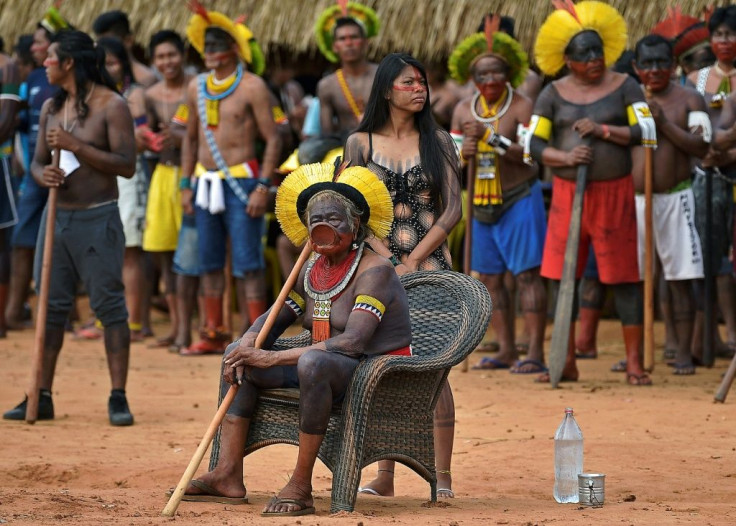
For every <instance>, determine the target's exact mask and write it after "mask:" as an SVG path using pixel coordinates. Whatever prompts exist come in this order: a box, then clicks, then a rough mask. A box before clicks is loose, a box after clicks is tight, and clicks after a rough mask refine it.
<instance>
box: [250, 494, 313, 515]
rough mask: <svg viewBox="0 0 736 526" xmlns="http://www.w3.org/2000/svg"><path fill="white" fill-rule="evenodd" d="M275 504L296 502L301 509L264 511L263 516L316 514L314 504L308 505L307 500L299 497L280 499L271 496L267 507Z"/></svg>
mask: <svg viewBox="0 0 736 526" xmlns="http://www.w3.org/2000/svg"><path fill="white" fill-rule="evenodd" d="M274 504H295V505H297V506H299V508H300V509H298V510H294V511H262V512H261V517H296V516H298V515H314V512H315V510H314V506H307V504H306V502H304V501H303V500H299V499H280V498H278V497H271V500H269V501H268V504H267V507H271V506H273V505H274Z"/></svg>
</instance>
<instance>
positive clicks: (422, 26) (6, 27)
mask: <svg viewBox="0 0 736 526" xmlns="http://www.w3.org/2000/svg"><path fill="white" fill-rule="evenodd" d="M51 1H52V0H0V35H2V36H3V38H4V39H5V42H6V49H8V48H10V47H11V46H12V43H14V42H15V41H16V39H17V38H18V36H19V35H20V34H23V33H30V32H32V31H33V30H34V28H35V26H36V23H37V22H38V21H39V20H40V19H41V17H42V16H43V14H44V12H45V11H46V9H47V7H48V6H49V5H50V4H51ZM201 1H202V3H203V4H204V5H205V6H206V7H207V8H209V9H215V10H218V11H222V12H224V13H226V14H228V15H231V16H233V17H235V16H237V15H240V14H246V15H247V16H248V22H247V24H248V25H249V26H250V27H251V29H252V30H253V32H254V33H255V35H256V37H257V38H258V40H259V41H260V42H261V45H262V46H263V47H264V50H265V51H267V52H269V51H274V50H275V49H277V48H281V49H286V50H289V51H294V52H298V53H307V54H310V55H311V54H314V53H316V46H315V41H314V37H313V32H312V31H313V25H314V21H315V20H316V18H317V16H318V14H319V12H320V11H321V10H322V9H324V8H325V7H326V6H328V5H331V4H333V3H334V1H335V0H231V1H225V0H201ZM362 3H364V4H366V5H370V6H372V7H373V8H374V9H375V10H376V11H377V12H378V14H379V16H380V18H381V22H382V27H381V31H380V34H379V36H378V37H376V38H375V39H374V41H373V42H372V44H371V55H372V56H373V58H380V57H382V56H383V55H385V54H386V53H388V52H391V51H408V52H410V53H412V54H414V55H415V56H417V57H419V58H421V59H423V60H428V59H441V58H446V57H447V56H448V55H449V53H450V51H451V50H452V49H453V47H454V46H455V45H456V44H457V43H458V42H459V41H460V40H461V39H462V38H464V37H466V36H467V35H469V34H470V33H472V32H474V31H476V29H477V27H478V24H479V23H480V20H481V19H482V17H483V15H484V14H485V13H486V12H488V11H495V12H498V13H501V14H505V15H509V16H513V17H514V18H516V31H517V38H518V39H519V40H520V41H521V42H522V44H523V45H524V47H525V48H526V49H527V50H531V48H532V47H533V42H534V35H535V32H536V30H537V28H538V27H539V26H540V25H541V24H542V22H543V21H544V19H545V17H546V16H547V14H548V13H549V12H550V11H551V9H552V7H551V3H550V2H549V0H363V2H362ZM610 3H611V4H612V5H614V6H615V7H616V8H618V9H619V10H620V11H621V12H622V13H623V15H624V18H626V21H627V23H628V24H629V44H630V45H632V44H633V43H634V42H636V40H638V39H639V38H640V37H642V36H644V35H645V34H646V33H647V32H648V31H649V29H650V28H651V27H652V26H653V25H654V24H655V23H656V22H658V21H659V20H660V18H662V17H663V16H664V14H665V11H666V7H667V6H669V5H672V4H675V3H677V4H679V5H680V6H681V8H682V10H683V12H684V13H687V14H693V15H695V16H700V15H701V13H702V11H703V8H704V7H705V6H706V5H707V4H715V5H717V6H718V5H726V4H728V3H730V2H728V0H716V1H710V0H678V1H677V2H672V1H666V0H665V1H663V0H650V1H646V0H612V1H610ZM186 4H187V2H186V0H65V1H64V2H63V3H62V6H61V9H60V10H61V12H62V14H63V15H64V16H65V17H66V18H67V19H68V20H69V21H70V22H71V23H72V24H74V25H75V26H76V27H77V28H78V29H81V30H84V31H90V30H91V26H92V21H93V20H94V19H95V17H96V16H97V15H98V14H100V13H102V12H103V11H106V10H110V9H122V10H124V11H126V12H127V13H128V14H129V16H130V19H131V23H132V26H133V28H134V31H135V34H136V39H137V40H138V42H140V43H142V44H143V45H144V47H145V44H146V43H147V42H148V39H149V38H150V36H151V35H152V34H153V33H155V32H156V31H158V30H159V29H165V28H172V29H175V30H177V31H179V32H183V31H184V28H185V27H186V23H187V20H188V18H189V16H190V12H189V11H188V10H187V8H186Z"/></svg>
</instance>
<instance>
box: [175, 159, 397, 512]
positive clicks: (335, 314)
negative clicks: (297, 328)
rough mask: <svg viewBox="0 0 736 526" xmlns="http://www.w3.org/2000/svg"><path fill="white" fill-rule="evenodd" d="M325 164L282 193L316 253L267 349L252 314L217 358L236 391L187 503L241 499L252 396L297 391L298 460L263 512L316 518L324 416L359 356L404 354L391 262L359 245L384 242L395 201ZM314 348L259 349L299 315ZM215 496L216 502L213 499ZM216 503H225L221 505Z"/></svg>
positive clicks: (290, 228)
mask: <svg viewBox="0 0 736 526" xmlns="http://www.w3.org/2000/svg"><path fill="white" fill-rule="evenodd" d="M333 172H334V169H333V167H332V166H331V165H329V164H311V165H305V166H302V167H301V168H299V169H298V170H296V171H295V172H293V173H292V174H291V175H289V176H288V177H287V178H286V179H285V180H284V182H283V183H282V184H281V186H280V188H279V193H278V196H277V200H276V215H277V217H278V219H279V222H280V223H281V226H282V228H283V231H284V233H285V234H286V235H287V236H288V237H289V239H290V240H291V241H292V242H293V243H294V244H295V245H297V246H299V245H301V244H302V243H303V242H304V241H305V240H306V239H307V237H308V238H309V239H310V240H311V243H312V247H313V250H314V252H316V257H313V258H311V259H310V261H309V262H308V263H306V264H305V265H304V266H303V267H302V269H301V271H300V273H299V279H298V280H297V282H296V286H295V288H294V290H293V291H292V292H291V293H290V294H289V298H288V300H287V302H286V304H285V305H284V306H283V307H282V308H281V311H280V312H279V314H278V317H277V320H276V323H275V324H274V328H273V329H272V330H271V332H270V334H269V335H268V337H267V338H266V340H265V344H264V346H263V347H264V349H257V348H255V347H254V346H255V340H256V336H257V335H258V332H259V330H260V328H261V327H262V326H263V324H264V322H265V320H266V317H267V313H266V314H264V315H262V316H261V317H259V318H258V319H257V320H256V322H255V323H254V324H253V325H252V326H251V327H250V329H248V331H247V332H246V333H245V334H244V335H243V337H242V338H241V340H240V341H239V342H236V343H233V344H231V345H230V346H229V347H228V349H227V351H226V352H227V354H226V356H225V358H224V361H225V366H224V368H223V378H222V382H221V388H222V389H228V388H229V385H228V384H235V383H237V384H238V385H239V386H240V388H239V390H238V392H237V396H236V397H235V400H234V402H233V404H232V406H231V407H230V409H229V410H228V413H227V415H226V417H225V420H224V421H223V424H222V434H221V452H220V459H219V463H218V465H217V467H216V468H215V469H214V470H213V471H211V472H209V473H207V474H205V475H203V476H202V477H200V478H199V479H198V480H194V481H192V484H191V485H190V486H189V487H188V488H187V491H186V494H185V496H184V500H188V501H202V500H218V501H220V502H225V501H229V502H233V503H234V502H241V503H242V502H246V501H247V500H246V498H245V486H244V483H243V451H244V449H245V443H246V437H247V435H248V427H249V424H250V419H251V417H252V415H253V412H254V409H255V405H256V401H257V396H258V390H259V389H269V388H276V387H299V389H300V402H299V403H300V407H299V454H298V458H297V462H296V467H295V468H294V473H293V475H292V477H291V480H290V481H289V483H288V484H287V485H286V486H285V487H284V488H283V489H282V490H281V492H280V493H279V494H278V495H277V496H275V497H273V498H272V499H271V500H270V501H269V503H268V504H267V505H266V507H265V508H264V510H263V512H262V514H263V515H265V516H271V515H274V516H277V515H306V514H310V513H314V504H313V498H312V470H313V468H314V463H315V461H316V459H317V452H318V451H319V447H320V445H321V443H322V439H323V438H324V435H325V431H326V430H327V424H328V422H329V418H330V410H331V408H332V405H333V404H334V403H336V402H341V401H342V398H343V396H344V394H345V391H346V390H347V387H348V384H349V383H350V379H351V377H352V376H353V372H354V371H355V368H356V367H357V365H358V363H359V362H360V360H361V359H362V358H364V357H367V356H373V355H379V354H401V355H411V347H410V343H411V324H410V319H409V307H408V302H407V297H406V293H405V291H404V288H403V287H402V285H401V283H400V281H399V278H398V276H397V274H396V272H394V269H393V266H392V265H391V263H390V262H389V261H388V260H387V259H386V258H384V257H382V256H379V255H378V254H376V253H375V252H373V251H371V250H370V248H368V246H367V244H366V243H364V240H365V239H366V238H367V237H369V236H371V235H373V236H376V237H377V238H379V239H381V238H383V237H385V236H386V234H387V233H388V232H389V229H390V227H391V222H392V220H393V205H392V203H391V197H390V195H389V193H388V190H387V189H386V187H385V186H384V185H383V183H381V181H380V180H379V179H378V178H377V177H376V176H375V175H374V174H373V173H372V172H370V171H369V170H367V169H366V168H362V167H354V168H347V169H345V170H343V171H342V172H341V173H340V174H339V176H338V178H337V179H336V182H333ZM302 314H304V323H303V325H304V327H305V328H306V329H308V330H310V331H311V333H312V344H311V345H309V346H306V347H300V348H295V349H290V350H285V351H278V352H276V351H270V350H266V349H268V347H270V346H271V345H272V344H273V342H274V341H275V340H276V338H277V337H278V336H279V335H280V334H281V333H282V332H283V331H284V330H285V329H286V328H287V327H289V326H290V325H291V324H292V323H293V322H294V321H295V320H296V318H297V317H299V316H301V315H302ZM213 496H217V499H213V498H212V497H213ZM222 497H230V499H227V500H225V499H223V498H222Z"/></svg>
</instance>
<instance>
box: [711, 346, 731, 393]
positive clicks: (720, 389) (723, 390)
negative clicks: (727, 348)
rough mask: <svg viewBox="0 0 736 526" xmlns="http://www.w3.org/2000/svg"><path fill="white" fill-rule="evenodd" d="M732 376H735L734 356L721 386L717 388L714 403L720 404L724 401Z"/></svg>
mask: <svg viewBox="0 0 736 526" xmlns="http://www.w3.org/2000/svg"><path fill="white" fill-rule="evenodd" d="M734 376H736V355H735V356H734V357H733V358H732V359H731V364H730V365H729V366H728V370H727V371H726V374H725V375H724V376H723V380H721V385H719V386H718V391H716V395H715V396H714V397H713V399H714V401H716V402H721V403H723V402H725V401H726V395H727V394H728V390H729V389H731V384H732V383H733V378H734Z"/></svg>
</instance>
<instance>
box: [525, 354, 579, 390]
mask: <svg viewBox="0 0 736 526" xmlns="http://www.w3.org/2000/svg"><path fill="white" fill-rule="evenodd" d="M579 375H580V373H579V372H578V366H577V364H576V363H575V361H574V360H570V359H568V360H567V361H566V362H565V367H564V369H562V378H560V382H577V381H578V376H579ZM534 381H535V382H537V383H539V384H546V383H549V381H550V377H549V372H546V373H542V374H540V375H539V376H537V379H536V380H534Z"/></svg>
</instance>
